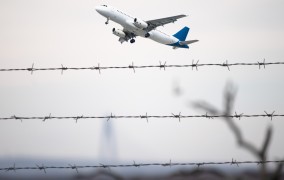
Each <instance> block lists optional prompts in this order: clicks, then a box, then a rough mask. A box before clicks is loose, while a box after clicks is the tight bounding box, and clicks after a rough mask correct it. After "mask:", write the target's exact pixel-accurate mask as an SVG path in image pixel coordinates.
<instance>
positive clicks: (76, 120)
mask: <svg viewBox="0 0 284 180" xmlns="http://www.w3.org/2000/svg"><path fill="white" fill-rule="evenodd" d="M83 118H84V116H83V115H82V116H77V117H75V118H74V120H75V122H76V123H77V122H78V120H79V119H83Z"/></svg>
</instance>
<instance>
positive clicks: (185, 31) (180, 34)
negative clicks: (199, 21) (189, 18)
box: [173, 26, 189, 41]
mask: <svg viewBox="0 0 284 180" xmlns="http://www.w3.org/2000/svg"><path fill="white" fill-rule="evenodd" d="M188 31H189V28H188V27H186V26H185V27H184V28H183V29H181V30H180V31H179V32H177V33H176V34H174V35H173V36H174V37H176V38H178V39H179V40H180V41H185V39H186V36H187V34H188Z"/></svg>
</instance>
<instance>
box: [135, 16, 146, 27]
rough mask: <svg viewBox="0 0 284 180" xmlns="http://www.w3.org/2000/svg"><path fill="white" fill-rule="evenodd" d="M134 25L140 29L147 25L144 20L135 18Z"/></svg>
mask: <svg viewBox="0 0 284 180" xmlns="http://www.w3.org/2000/svg"><path fill="white" fill-rule="evenodd" d="M134 25H135V26H136V27H138V28H140V29H145V28H147V27H148V24H147V23H146V22H145V21H143V20H140V19H137V18H135V19H134Z"/></svg>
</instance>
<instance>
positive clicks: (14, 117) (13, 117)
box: [11, 115, 23, 122]
mask: <svg viewBox="0 0 284 180" xmlns="http://www.w3.org/2000/svg"><path fill="white" fill-rule="evenodd" d="M11 119H15V120H20V121H21V122H23V120H22V119H21V118H19V117H17V116H16V115H14V116H11Z"/></svg>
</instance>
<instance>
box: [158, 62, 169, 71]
mask: <svg viewBox="0 0 284 180" xmlns="http://www.w3.org/2000/svg"><path fill="white" fill-rule="evenodd" d="M166 63H167V61H165V63H164V64H162V62H161V61H160V66H159V67H160V70H161V69H162V68H164V71H165V70H166Z"/></svg>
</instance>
